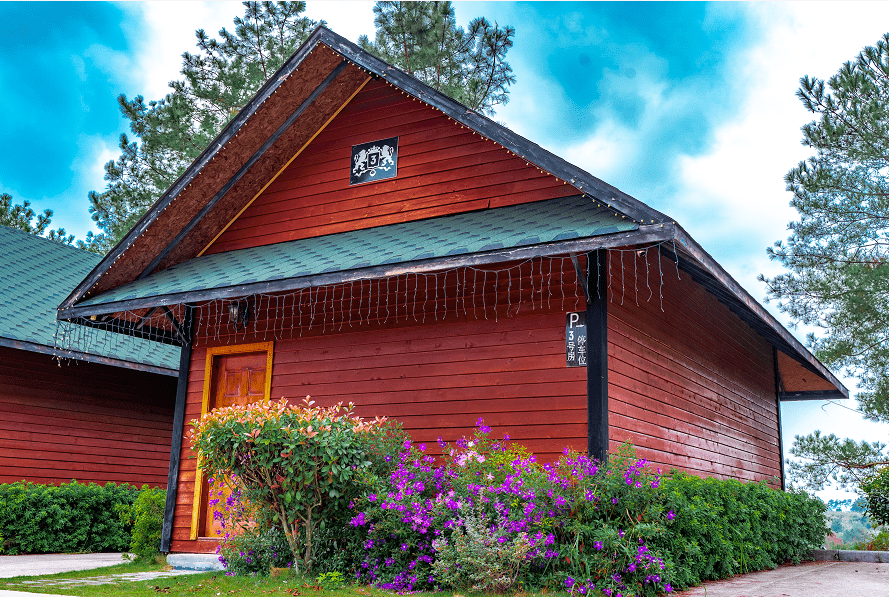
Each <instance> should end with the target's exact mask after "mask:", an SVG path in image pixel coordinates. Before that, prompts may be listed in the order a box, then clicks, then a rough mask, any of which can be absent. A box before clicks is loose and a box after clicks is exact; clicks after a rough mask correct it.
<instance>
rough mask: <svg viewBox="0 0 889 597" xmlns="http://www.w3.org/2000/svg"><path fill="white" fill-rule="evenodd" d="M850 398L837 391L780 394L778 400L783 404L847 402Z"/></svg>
mask: <svg viewBox="0 0 889 597" xmlns="http://www.w3.org/2000/svg"><path fill="white" fill-rule="evenodd" d="M848 397H849V396H848V395H847V394H844V393H842V392H838V391H836V390H808V391H804V392H779V393H778V400H780V401H781V402H795V401H801V400H845V399H847V398H848Z"/></svg>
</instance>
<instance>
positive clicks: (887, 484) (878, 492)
mask: <svg viewBox="0 0 889 597" xmlns="http://www.w3.org/2000/svg"><path fill="white" fill-rule="evenodd" d="M861 492H862V493H863V494H864V502H865V513H866V514H867V515H868V516H869V517H870V518H871V519H873V521H874V526H877V525H881V524H886V525H889V466H884V467H882V468H880V469H879V470H877V471H876V472H872V473H871V474H870V475H868V477H867V478H866V479H865V480H864V481H862V482H861Z"/></svg>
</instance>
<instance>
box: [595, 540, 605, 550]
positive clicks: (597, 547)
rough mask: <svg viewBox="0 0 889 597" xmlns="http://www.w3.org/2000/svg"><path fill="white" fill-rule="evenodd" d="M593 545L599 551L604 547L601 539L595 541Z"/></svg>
mask: <svg viewBox="0 0 889 597" xmlns="http://www.w3.org/2000/svg"><path fill="white" fill-rule="evenodd" d="M593 547H595V548H596V549H598V550H599V551H602V549H603V548H604V546H603V545H602V542H601V541H596V542H595V543H593Z"/></svg>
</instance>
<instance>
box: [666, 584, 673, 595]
mask: <svg viewBox="0 0 889 597" xmlns="http://www.w3.org/2000/svg"><path fill="white" fill-rule="evenodd" d="M664 590H665V591H666V592H668V593H672V592H673V587H671V586H670V583H667V584H665V585H664Z"/></svg>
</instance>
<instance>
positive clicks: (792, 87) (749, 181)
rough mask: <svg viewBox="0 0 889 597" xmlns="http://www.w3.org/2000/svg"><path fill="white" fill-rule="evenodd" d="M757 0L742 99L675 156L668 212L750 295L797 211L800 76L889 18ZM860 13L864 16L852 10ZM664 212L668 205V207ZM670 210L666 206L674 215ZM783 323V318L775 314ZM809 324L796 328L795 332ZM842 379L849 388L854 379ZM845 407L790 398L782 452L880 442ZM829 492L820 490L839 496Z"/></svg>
mask: <svg viewBox="0 0 889 597" xmlns="http://www.w3.org/2000/svg"><path fill="white" fill-rule="evenodd" d="M837 6H838V5H837V4H833V3H814V4H810V3H805V4H802V3H787V4H783V3H781V4H777V3H762V4H760V3H757V4H750V5H746V8H747V10H748V11H749V13H750V16H752V17H753V18H754V19H756V20H757V21H758V24H759V26H760V27H761V30H762V34H763V36H762V42H761V43H759V44H758V45H756V46H755V47H752V48H750V49H749V50H748V51H747V52H744V53H743V54H741V55H738V56H737V57H736V58H735V60H734V67H735V73H736V76H737V77H739V78H740V79H742V80H743V85H741V86H739V87H738V88H739V89H746V97H745V98H744V102H743V104H742V108H741V109H740V110H739V111H738V113H737V114H736V115H735V116H734V117H733V118H731V119H730V120H728V121H726V122H725V123H723V124H722V125H720V126H719V127H717V129H716V132H715V142H714V144H713V146H712V148H711V149H710V151H708V152H707V153H705V154H702V155H694V156H692V155H686V156H683V157H682V158H681V160H680V162H679V163H680V188H679V189H678V190H677V192H676V194H675V196H674V198H673V203H674V205H675V210H673V211H671V212H670V213H671V215H675V217H676V218H677V219H678V220H679V221H680V222H681V223H682V224H683V225H684V226H685V227H686V228H687V229H688V230H689V233H690V234H692V235H693V236H695V237H696V238H697V240H698V241H700V242H701V244H702V245H703V246H704V247H705V248H706V249H708V250H709V251H711V252H712V253H713V255H714V257H716V259H717V260H718V261H719V262H720V263H722V264H723V266H724V267H725V268H726V269H727V270H728V271H729V272H730V273H731V274H732V275H734V276H735V277H736V278H737V279H738V281H739V282H740V283H741V284H742V285H743V286H744V287H745V288H747V289H748V291H749V292H750V293H751V294H752V295H753V296H754V297H756V298H758V299H762V298H763V295H764V294H765V288H764V286H763V285H762V283H760V282H757V281H756V275H757V274H759V273H760V272H762V273H765V274H766V275H775V274H776V273H779V272H780V271H782V268H781V266H780V265H779V264H776V263H774V262H770V261H769V260H768V258H767V256H766V254H765V248H766V247H767V246H769V245H771V244H772V243H773V242H774V241H776V240H778V239H784V238H786V236H787V229H786V226H787V222H789V221H790V220H792V219H793V218H794V217H795V216H796V212H795V211H794V210H793V209H792V208H791V207H790V206H789V205H788V202H789V200H790V196H789V194H788V193H787V192H786V191H785V189H784V181H783V176H784V174H785V173H786V172H787V170H789V169H790V168H791V167H793V166H794V165H795V164H796V163H797V162H799V161H800V160H802V159H805V158H806V157H807V156H808V152H807V150H806V148H804V147H802V146H801V145H800V138H801V134H800V132H799V129H800V126H802V125H803V124H805V123H806V122H808V121H810V120H812V115H810V114H809V113H807V112H806V111H805V110H804V108H803V107H802V105H801V103H800V102H799V100H798V99H797V98H796V96H795V92H796V89H797V87H798V81H799V78H800V77H801V76H802V75H805V74H809V75H810V76H816V77H820V78H828V77H830V76H831V75H832V74H833V73H835V72H836V71H837V69H838V68H839V67H840V65H841V64H842V63H843V62H845V61H847V60H850V59H852V58H853V57H854V56H855V55H856V54H857V53H858V52H859V51H860V50H861V48H862V47H863V46H865V45H870V44H873V43H874V42H876V41H877V40H878V39H879V37H880V36H881V35H882V33H883V32H884V27H885V23H887V22H889V18H887V17H889V6H886V5H880V4H867V5H852V4H851V3H844V4H843V8H842V10H837ZM863 14H867V15H868V18H867V19H862V18H861V15H863ZM671 209H672V207H671ZM674 212H675V213H674ZM767 307H768V308H770V309H771V310H772V311H773V312H774V313H775V315H776V316H777V317H778V318H779V319H780V320H782V321H785V322H786V321H787V318H786V317H785V316H784V315H783V314H780V313H777V312H775V309H774V305H767ZM808 331H811V330H809V329H802V330H798V331H796V332H795V333H796V334H797V335H798V336H802V335H803V334H804V333H806V332H808ZM844 382H845V383H846V384H847V386H848V387H849V388H850V390H851V391H852V393H853V394H854V393H855V391H856V387H855V380H854V379H845V380H844ZM844 402H845V404H843V405H837V404H831V403H828V404H824V403H789V404H785V405H784V406H783V407H782V413H783V419H784V421H783V422H784V441H785V451H786V450H787V449H788V448H789V447H790V446H791V445H792V442H793V437H794V436H795V435H798V434H800V435H802V434H807V433H811V432H812V431H813V430H815V429H821V430H822V431H823V432H824V433H836V434H837V435H839V436H840V437H853V438H857V439H867V440H869V441H874V440H885V438H886V426H885V425H880V424H877V423H871V422H867V421H863V420H862V419H861V417H860V415H858V414H857V413H854V412H851V411H850V410H848V409H849V408H854V407H855V406H856V402H855V401H854V400H849V401H844ZM839 496H840V493H839V492H837V491H826V492H822V497H825V498H831V497H839Z"/></svg>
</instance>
